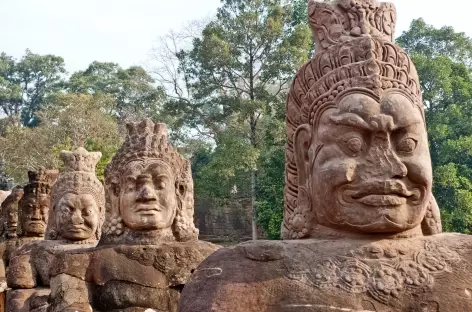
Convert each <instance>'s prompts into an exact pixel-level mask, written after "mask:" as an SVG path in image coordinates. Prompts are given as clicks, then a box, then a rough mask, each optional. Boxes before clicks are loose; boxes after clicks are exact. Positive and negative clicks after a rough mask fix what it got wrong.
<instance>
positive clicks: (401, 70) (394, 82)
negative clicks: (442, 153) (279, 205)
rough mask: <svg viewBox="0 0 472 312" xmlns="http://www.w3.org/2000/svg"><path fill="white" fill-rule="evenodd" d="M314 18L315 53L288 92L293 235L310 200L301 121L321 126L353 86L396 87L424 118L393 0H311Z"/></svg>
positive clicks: (367, 90)
mask: <svg viewBox="0 0 472 312" xmlns="http://www.w3.org/2000/svg"><path fill="white" fill-rule="evenodd" d="M309 22H310V26H311V28H312V32H313V36H314V38H315V47H316V48H315V55H314V56H313V58H312V59H311V60H310V61H309V62H308V63H306V64H305V65H304V66H303V67H302V68H300V70H299V71H298V73H297V75H296V77H295V79H294V81H293V83H292V86H291V90H290V92H289V94H288V98H287V115H286V131H287V137H288V142H287V146H286V167H285V192H284V193H285V209H284V221H283V225H282V236H283V238H292V237H290V235H289V228H290V222H291V221H290V220H291V216H292V214H293V212H294V210H295V209H296V208H297V207H298V206H299V205H300V203H301V202H303V201H304V199H303V198H301V197H300V192H299V188H300V186H299V181H298V178H299V177H298V172H297V166H296V160H295V155H294V141H293V140H294V134H295V131H296V130H297V128H298V127H299V126H300V125H303V124H309V125H310V126H311V127H312V128H313V129H317V127H318V121H319V117H320V116H321V114H322V113H323V112H324V111H325V110H326V109H328V108H330V107H333V106H335V105H336V104H335V101H336V99H338V98H340V97H342V96H343V95H344V94H345V93H346V92H352V91H353V90H356V91H357V92H361V93H364V94H368V95H370V96H371V97H373V98H375V99H379V98H380V96H381V95H382V93H383V91H384V90H388V89H395V90H397V91H398V92H401V93H402V94H403V95H405V96H406V97H407V98H409V99H410V100H411V102H412V103H414V105H416V106H417V107H418V108H419V109H420V111H421V113H422V115H423V119H424V108H423V104H422V98H421V90H420V86H419V80H418V74H417V72H416V69H415V67H414V65H413V63H412V61H411V59H410V58H409V57H408V55H407V54H406V52H405V51H403V50H402V49H401V48H400V47H398V46H397V45H395V44H394V43H393V35H394V30H395V22H396V11H395V7H394V6H393V4H391V3H378V2H377V1H376V0H337V1H333V2H331V3H321V2H316V1H314V0H311V1H310V2H309ZM432 201H434V198H433V199H432ZM434 205H435V203H434ZM434 209H435V210H436V212H435V213H434V215H435V217H436V218H434V220H430V221H431V227H440V224H438V222H440V221H439V220H438V216H439V212H438V209H437V207H436V208H434ZM427 221H428V220H427ZM429 230H430V231H432V232H434V231H435V230H433V229H432V228H430V229H429ZM429 230H428V229H426V230H424V231H426V232H427V231H429ZM437 231H440V229H437ZM308 235H309V233H306V236H308Z"/></svg>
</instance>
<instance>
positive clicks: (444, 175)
mask: <svg viewBox="0 0 472 312" xmlns="http://www.w3.org/2000/svg"><path fill="white" fill-rule="evenodd" d="M398 42H399V44H400V45H401V46H402V47H403V48H404V49H405V50H406V51H407V52H408V53H409V54H410V55H411V57H412V59H413V62H414V64H415V66H416V69H417V71H418V75H419V77H420V84H421V89H422V91H423V101H424V104H425V106H426V119H427V126H428V135H429V142H430V150H431V158H432V162H433V174H434V189H433V191H434V194H435V197H436V199H437V201H438V204H439V206H440V208H441V210H442V215H443V223H444V225H445V228H446V229H447V230H449V231H457V232H467V233H469V232H470V231H471V230H472V200H471V199H472V126H471V125H472V77H471V70H472V67H471V66H472V39H471V38H469V37H467V36H466V35H465V34H464V33H458V32H455V31H454V29H453V28H452V27H447V26H445V27H442V28H440V29H437V28H434V27H433V26H431V25H428V24H426V23H425V22H424V21H423V20H422V19H418V20H414V21H413V22H412V24H411V26H410V29H409V30H408V31H406V32H404V33H403V34H402V35H401V36H400V37H399V38H398Z"/></svg>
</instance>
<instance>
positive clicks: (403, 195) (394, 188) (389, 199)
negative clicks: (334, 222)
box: [340, 181, 421, 207]
mask: <svg viewBox="0 0 472 312" xmlns="http://www.w3.org/2000/svg"><path fill="white" fill-rule="evenodd" d="M340 192H341V199H342V201H344V202H345V203H361V204H364V205H366V206H374V207H379V206H383V207H395V206H401V205H404V204H406V203H407V201H408V200H410V201H411V202H412V203H413V204H418V203H419V200H420V199H421V191H420V189H418V188H414V189H412V190H411V191H410V190H408V189H407V188H406V186H405V185H404V184H403V183H401V182H397V181H385V182H378V183H369V184H361V185H358V186H347V187H346V188H344V189H341V190H340Z"/></svg>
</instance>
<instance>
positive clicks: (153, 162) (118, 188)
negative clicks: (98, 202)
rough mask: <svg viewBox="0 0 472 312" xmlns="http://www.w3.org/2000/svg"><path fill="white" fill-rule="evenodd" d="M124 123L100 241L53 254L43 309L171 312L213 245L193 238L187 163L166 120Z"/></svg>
mask: <svg viewBox="0 0 472 312" xmlns="http://www.w3.org/2000/svg"><path fill="white" fill-rule="evenodd" d="M127 128H128V136H127V137H126V140H125V142H124V143H123V145H122V146H121V148H120V149H119V150H118V151H117V153H116V155H115V156H114V157H113V159H112V161H111V163H110V164H108V166H107V167H106V169H105V193H106V218H105V225H104V227H103V234H102V237H101V238H100V241H99V244H98V246H97V247H96V248H94V249H88V250H75V251H68V252H66V253H63V254H61V255H60V256H59V257H57V258H56V260H55V262H54V264H53V265H52V266H51V268H52V270H51V276H50V284H51V296H50V300H49V301H50V306H49V310H48V311H92V309H93V311H102V312H105V311H148V309H149V311H150V309H154V310H157V311H176V310H177V302H178V299H179V296H180V291H181V289H182V287H183V286H184V285H185V283H186V281H187V279H188V277H189V276H190V274H191V272H192V271H193V270H194V269H195V268H196V267H197V265H198V264H199V263H200V262H201V261H202V260H203V259H204V258H206V257H207V256H208V255H209V254H211V253H212V252H213V251H214V250H215V249H217V246H216V245H213V244H210V243H207V242H203V241H198V231H197V229H196V228H195V227H194V224H193V209H194V208H193V182H192V175H191V171H190V164H189V162H188V161H187V160H185V159H183V158H182V157H181V156H180V155H179V153H178V152H177V150H176V149H174V148H173V147H172V146H171V145H170V144H169V143H168V142H167V127H166V125H164V124H154V123H153V122H152V121H150V120H144V121H142V122H140V123H129V124H128V125H127Z"/></svg>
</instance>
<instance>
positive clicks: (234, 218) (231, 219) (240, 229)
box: [194, 198, 252, 243]
mask: <svg viewBox="0 0 472 312" xmlns="http://www.w3.org/2000/svg"><path fill="white" fill-rule="evenodd" d="M194 220H195V225H196V227H197V228H198V229H199V230H200V235H199V238H200V239H201V240H206V241H210V242H218V243H221V242H241V241H246V240H250V239H251V237H252V236H251V199H249V198H232V199H229V200H228V201H227V202H225V203H224V204H217V203H216V202H215V201H212V200H202V199H198V198H195V218H194Z"/></svg>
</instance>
